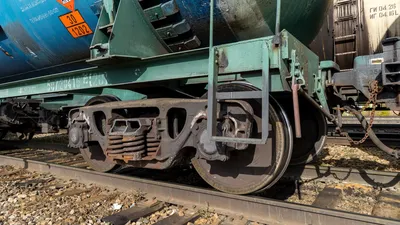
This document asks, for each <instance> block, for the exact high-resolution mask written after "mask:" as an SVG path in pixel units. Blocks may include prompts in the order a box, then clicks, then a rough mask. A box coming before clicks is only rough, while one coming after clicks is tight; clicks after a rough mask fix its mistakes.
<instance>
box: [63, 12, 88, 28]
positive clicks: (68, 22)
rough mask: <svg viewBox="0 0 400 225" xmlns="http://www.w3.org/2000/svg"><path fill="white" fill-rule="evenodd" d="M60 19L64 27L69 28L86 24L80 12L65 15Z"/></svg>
mask: <svg viewBox="0 0 400 225" xmlns="http://www.w3.org/2000/svg"><path fill="white" fill-rule="evenodd" d="M59 18H60V20H61V22H62V23H63V24H64V26H65V27H67V28H68V27H72V26H75V25H77V24H80V23H84V22H85V20H84V19H83V17H82V16H81V14H80V13H79V11H73V12H71V13H67V14H65V15H62V16H60V17H59Z"/></svg>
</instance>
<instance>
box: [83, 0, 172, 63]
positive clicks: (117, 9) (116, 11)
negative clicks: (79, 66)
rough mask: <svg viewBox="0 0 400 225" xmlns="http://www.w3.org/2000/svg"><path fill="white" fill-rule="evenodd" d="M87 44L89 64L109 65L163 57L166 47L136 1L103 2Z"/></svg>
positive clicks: (108, 0)
mask: <svg viewBox="0 0 400 225" xmlns="http://www.w3.org/2000/svg"><path fill="white" fill-rule="evenodd" d="M104 2H105V5H106V6H107V7H103V9H102V11H101V13H100V18H99V21H98V24H97V27H96V31H95V34H94V37H93V40H92V43H91V47H90V49H91V55H90V56H91V59H90V60H89V62H92V63H98V62H96V61H99V60H100V61H102V63H104V60H106V61H110V60H109V59H110V58H118V59H120V60H121V58H131V59H132V58H133V59H140V58H143V57H151V56H157V55H161V54H167V53H169V52H171V51H170V49H169V47H168V46H167V45H166V44H165V43H164V41H163V40H162V39H161V38H160V37H159V36H158V34H157V32H156V31H155V30H154V29H153V26H152V25H151V24H150V22H149V21H148V20H147V19H146V17H145V14H144V12H143V10H142V8H141V6H140V5H139V2H138V1H118V2H119V3H118V4H116V3H114V0H104Z"/></svg>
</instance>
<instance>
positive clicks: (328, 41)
mask: <svg viewBox="0 0 400 225" xmlns="http://www.w3.org/2000/svg"><path fill="white" fill-rule="evenodd" d="M399 15H400V1H399V0H382V1H376V0H349V1H348V0H333V1H331V3H330V6H329V10H328V13H327V16H326V19H325V22H324V25H323V27H322V28H321V30H320V33H319V34H318V36H317V38H316V39H315V40H314V41H313V43H312V44H311V46H310V48H311V49H312V50H313V51H314V52H316V53H317V54H318V56H319V57H320V58H321V59H324V60H333V61H335V62H336V63H337V64H338V65H339V66H340V68H341V70H349V69H352V68H353V66H354V59H355V58H356V57H357V56H363V55H370V54H378V53H382V51H383V49H382V44H381V43H382V41H383V40H385V39H387V38H390V37H397V36H399V35H400V23H399V21H398V20H399Z"/></svg>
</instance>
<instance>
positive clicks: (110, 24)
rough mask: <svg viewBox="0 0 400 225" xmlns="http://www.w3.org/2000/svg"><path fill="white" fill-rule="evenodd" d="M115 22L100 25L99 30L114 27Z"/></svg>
mask: <svg viewBox="0 0 400 225" xmlns="http://www.w3.org/2000/svg"><path fill="white" fill-rule="evenodd" d="M113 26H114V23H109V24H107V25H104V26H101V27H99V30H107V29H108V28H109V27H113Z"/></svg>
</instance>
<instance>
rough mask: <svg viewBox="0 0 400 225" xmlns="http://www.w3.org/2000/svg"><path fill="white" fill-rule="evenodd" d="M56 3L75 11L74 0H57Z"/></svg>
mask: <svg viewBox="0 0 400 225" xmlns="http://www.w3.org/2000/svg"><path fill="white" fill-rule="evenodd" d="M57 2H58V3H60V4H61V5H63V6H64V7H66V8H67V9H69V10H71V11H74V10H75V0H57Z"/></svg>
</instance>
